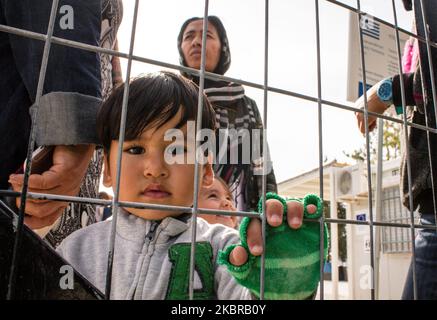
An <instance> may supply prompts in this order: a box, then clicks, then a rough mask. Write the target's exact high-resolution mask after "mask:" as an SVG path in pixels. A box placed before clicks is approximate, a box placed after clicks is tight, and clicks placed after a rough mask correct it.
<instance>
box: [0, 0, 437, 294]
mask: <svg viewBox="0 0 437 320" xmlns="http://www.w3.org/2000/svg"><path fill="white" fill-rule="evenodd" d="M322 1H325V2H329V3H331V4H333V5H336V6H337V7H338V8H339V10H347V11H350V12H353V13H354V14H355V15H356V28H357V29H358V30H359V35H360V37H359V40H360V41H359V42H360V51H361V67H362V70H364V71H365V70H366V59H365V54H364V40H363V37H364V34H363V25H362V23H361V22H362V18H363V17H364V16H365V17H369V16H371V15H369V14H368V13H366V12H363V11H362V10H361V1H360V0H357V1H356V5H355V6H349V5H346V4H344V3H342V2H340V1H334V0H315V1H314V5H315V17H316V19H315V21H314V24H315V30H316V48H317V49H316V50H317V52H316V57H317V59H316V60H315V61H314V64H316V65H317V88H318V90H317V96H309V95H305V94H301V93H299V92H294V91H289V90H285V89H282V88H278V87H272V86H270V85H269V64H268V62H269V56H268V54H269V50H268V49H269V25H270V21H271V19H272V17H271V15H270V13H269V0H265V8H264V22H263V23H264V81H263V83H254V82H251V81H250V79H245V80H240V79H235V78H231V77H225V76H221V75H217V74H213V73H210V72H206V71H205V47H206V46H205V44H206V29H207V28H206V20H204V28H203V39H202V44H203V45H202V63H201V69H200V70H195V69H191V68H186V67H183V66H180V65H175V64H170V63H166V62H163V61H158V60H153V59H149V58H147V57H142V56H136V55H134V54H133V52H134V51H133V45H134V41H135V35H136V22H137V15H138V5H139V0H136V1H135V11H134V18H133V24H132V29H131V40H130V47H129V52H128V53H123V52H117V51H113V50H109V49H104V48H100V47H94V46H90V45H87V44H83V43H79V42H75V41H70V40H65V39H60V38H57V37H54V36H53V30H54V23H55V17H56V13H57V10H58V2H59V1H58V0H53V5H52V11H51V17H50V22H49V26H48V30H47V34H38V33H35V32H30V31H26V30H20V29H17V28H13V27H10V26H6V25H0V32H6V33H9V34H14V35H18V36H22V37H28V38H32V39H37V40H40V41H44V42H45V47H44V55H43V60H42V67H41V70H40V75H39V81H38V89H37V93H36V97H35V101H36V102H35V103H36V105H38V104H39V102H40V99H41V96H42V92H43V84H44V79H45V73H46V68H47V63H48V58H49V56H50V47H51V45H52V44H57V45H64V46H69V47H74V48H80V49H83V50H87V51H91V52H99V53H105V54H111V55H115V56H119V57H122V58H126V59H127V61H128V65H127V74H126V79H129V78H130V74H131V67H132V62H133V61H139V62H143V63H147V64H152V65H155V66H160V67H165V68H170V69H173V70H177V71H183V72H187V73H190V74H193V75H198V76H199V77H200V85H199V94H200V93H201V92H203V89H204V80H205V79H219V80H225V81H231V82H235V83H239V84H242V85H245V86H249V87H253V88H257V89H261V90H263V92H264V99H263V105H264V126H265V128H266V129H267V130H268V128H269V126H270V123H269V121H268V114H269V113H268V110H269V106H268V95H269V94H270V93H277V94H281V95H286V96H290V97H294V98H298V99H302V100H304V101H310V102H313V103H317V105H318V120H317V127H318V150H319V177H320V179H319V181H320V192H319V194H320V197H321V198H322V199H323V198H324V194H323V191H324V186H323V162H324V159H323V154H324V153H323V145H324V143H323V141H324V140H323V134H322V131H323V130H322V129H323V123H322V113H323V108H322V106H323V107H324V108H328V107H333V108H339V109H343V110H347V111H350V112H361V113H363V114H364V116H365V123H366V128H367V123H368V117H369V115H372V116H375V117H378V118H379V121H380V122H381V121H382V120H386V121H392V122H396V123H400V124H402V126H403V129H404V131H405V132H407V131H408V130H407V129H408V128H409V127H415V128H418V129H420V130H425V131H426V132H427V134H428V138H429V136H430V135H433V134H436V133H437V130H436V128H435V127H427V126H421V125H418V124H415V123H412V122H410V121H408V119H407V118H406V115H405V114H404V116H403V118H402V119H401V120H400V119H398V118H395V117H392V116H388V115H379V114H376V113H372V112H369V111H368V109H367V94H366V92H365V91H364V99H365V101H366V103H365V108H364V109H363V110H356V109H354V108H353V107H351V106H348V105H344V104H341V103H337V102H335V101H329V100H326V99H324V97H323V95H322V81H321V77H322V68H321V55H322V54H323V52H321V46H320V42H321V39H320V19H319V3H320V2H322ZM391 2H392V8H393V15H394V22H395V23H394V24H391V23H389V22H387V21H384V20H382V19H379V18H378V17H372V19H374V20H375V21H377V22H378V23H380V24H383V25H386V26H389V27H390V28H392V30H393V33H394V35H395V37H396V44H397V54H398V70H399V73H402V67H401V58H402V52H401V46H400V41H399V33H400V32H402V33H404V34H407V35H409V36H412V37H415V38H417V39H418V41H419V42H420V43H423V44H425V48H426V52H422V56H421V57H422V58H423V57H427V58H426V62H427V63H424V62H425V60H423V59H422V65H423V66H426V67H428V68H429V76H430V83H429V84H430V86H431V87H432V97H433V101H434V112H436V111H437V108H436V106H435V103H436V101H437V99H436V90H435V89H436V87H435V80H434V76H435V71H434V66H433V59H432V56H431V52H432V51H433V50H436V49H435V48H437V44H436V43H435V42H433V41H431V40H430V35H429V29H427V28H423V30H424V33H423V34H419V35H416V34H413V33H412V32H410V31H407V30H404V29H401V28H399V26H398V21H397V9H396V7H397V6H399V4H400V2H399V1H398V2H396V1H394V0H392V1H391ZM426 3H427V5H426V6H425V4H426ZM414 5H415V7H416V19H418V18H420V19H421V21H416V22H417V23H418V24H422V26H423V25H426V21H427V18H428V17H429V16H428V15H427V11H426V10H425V9H427V10H430V8H434V9H435V7H436V3H435V1H429V2H428V1H423V0H420V1H415V3H414ZM417 8H421V12H418V11H417ZM208 9H209V1H208V0H205V2H204V17H207V16H208ZM296 10H299V8H296ZM422 48H424V47H422ZM366 80H367V79H366V72H363V79H362V82H363V85H364V88H366V83H367V81H366ZM404 90H405V88H404V84H403V82H402V81H401V92H402V101H403V103H402V104H403V107H404V110H405V107H406V106H405V92H404ZM128 95H129V83H128V82H127V85H126V86H125V88H124V97H123V112H122V117H121V126H120V135H119V137H120V138H119V141H120V144H119V146H120V148H119V150H118V163H117V186H118V187H117V188H116V190H114V198H113V201H112V202H111V201H107V200H98V199H90V198H79V197H68V196H62V195H53V194H37V193H30V192H28V177H29V174H30V167H31V162H32V159H31V155H32V152H33V150H34V147H35V126H34V124H33V123H34V119H35V114H34V115H33V118H32V129H31V133H30V140H29V147H28V151H27V160H26V170H25V180H24V185H23V192H22V193H16V192H11V191H7V190H2V191H1V194H2V195H7V196H21V203H25V202H26V199H27V198H33V199H49V200H55V201H69V202H77V203H91V204H96V205H97V204H100V205H108V204H111V205H112V212H113V220H112V231H111V237H110V239H109V241H110V251H109V255H108V257H109V258H108V273H107V285H106V292H105V295H106V298H109V296H110V290H111V276H112V263H113V256H114V241H115V228H116V223H117V214H118V211H119V208H120V207H132V208H155V209H165V210H176V211H178V210H186V211H190V212H192V216H193V219H192V223H193V228H192V247H191V262H190V287H189V296H190V298H191V299H192V298H193V291H194V288H193V285H194V256H195V246H194V242H195V239H196V219H197V214H198V213H213V212H212V211H211V210H202V209H199V208H198V202H197V194H198V192H199V185H198V183H195V187H194V205H193V207H192V208H189V207H171V206H159V205H153V204H145V203H128V202H122V201H119V182H120V167H121V154H122V143H123V141H124V131H125V124H126V108H127V97H128ZM201 118H202V99H199V108H198V119H201ZM199 125H200V124H198V128H197V130H199V128H200V127H199ZM380 127H381V126H380ZM406 136H407V135H406ZM266 138H267V137H266V136H264V145H266ZM365 138H366V149H367V161H366V164H367V172H368V175H367V176H368V177H369V178H368V190H372V185H373V184H372V179H371V177H372V175H371V174H370V172H371V164H370V163H371V161H370V154H371V152H370V146H369V130H368V129H366V133H365ZM405 138H406V139H407V137H405ZM406 141H407V140H406ZM406 146H407V150H406V152H407V158H408V157H409V152H410V151H409V149H408V143H406ZM428 152H429V154H431V147H430V145H429V144H428ZM381 162H382V159H381V156H379V159H378V164H380V165H382V164H381ZM407 166H408V178H409V194H410V207H413V206H412V202H411V201H412V200H411V198H412V197H411V195H412V190H411V177H410V175H411V168H410V166H411V164H410V162H409V161H407ZM431 170H435V168H432V165H431ZM378 171H379V176H381V171H380V168H379V170H378ZM198 174H199V167H198V163H197V164H196V170H195V181H198V179H197V177H198ZM432 176H433V175H432V174H431V177H432ZM377 177H378V175H377ZM377 180H378V178H377ZM377 184H380V181H377ZM433 186H434V182H433ZM262 188H263V191H265V190H266V175H264V176H263V186H262ZM378 192H379V194H381V188H379V189H378V186H377V187H376V197H377V201H376V202H378V201H381V199H378ZM263 194H265V192H263ZM374 200H375V199H373V196H372V192H369V196H368V207H369V220H368V221H355V220H348V219H332V218H325V217H324V216H322V217H321V218H320V219H319V221H318V223H320V230H321V237H320V238H321V242H323V224H324V223H328V224H339V223H340V224H347V225H363V226H367V227H368V228H369V231H370V261H369V264H370V266H371V268H372V270H373V269H374V268H375V250H376V249H375V248H374V245H373V243H374V237H375V234H374V233H375V231H374V230H375V227H377V226H378V227H384V228H387V229H386V230H388V229H390V228H400V229H401V230H402V234H403V235H404V236H405V239H408V241H409V242H410V243H408V244H406V243H405V241H403V242H402V246H403V245H407V247H408V248H411V250H412V256H413V260H414V259H415V248H414V234H415V232H416V230H417V229H420V228H424V226H421V225H418V224H415V222H414V213H413V211H410V214H409V220H405V219H402V221H400V222H399V221H397V220H393V221H391V219H390V220H385V221H384V222H381V221H376V220H375V218H374V210H375V208H374V203H375V202H374ZM434 204H435V202H434ZM376 206H378V204H376ZM434 208H435V206H434ZM24 212H25V206H24V205H22V206H21V209H20V211H19V216H18V217H19V218H18V225H17V233H16V238H15V245H14V252H13V261H12V265H11V273H10V277H9V288H8V289H9V290H8V298H9V299H13V298H14V286H15V277H16V264H17V261H18V260H19V259H20V256H21V255H23V254H24V253H23V252H21V251H20V243H21V239H22V236H23V232H24V231H23V221H24ZM262 212H263V213H261V214H255V213H250V212H231V211H230V212H228V213H227V214H229V215H238V216H249V217H259V218H260V219H261V220H262V230H263V235H264V239H263V243H264V244H265V241H266V240H265V228H266V218H265V215H264V212H265V198H264V201H263V210H262ZM434 212H436V210H435V209H434ZM220 214H224V213H223V212H220ZM429 228H431V229H436V228H435V226H431V227H429ZM407 230H409V236H408V237H407V236H406V231H407ZM390 246H391V245H390ZM323 247H324V244H323V243H320V261H321V263H320V275H321V279H323V278H324V268H323V267H324V265H323V262H322V261H323ZM402 248H404V247H402ZM402 250H403V249H402ZM261 261H262V262H261V265H262V268H261V270H262V271H261V277H260V279H261V283H260V289H261V290H260V292H261V299H263V298H264V255H263V256H262V259H261ZM413 270H414V264H413ZM372 283H375V273H373V276H372ZM414 286H415V287H416V276H414ZM370 291H371V298H372V299H375V298H376V296H375V287H374V286H372V288H371V289H370ZM319 292H320V299H324V282H323V281H321V282H320V288H319ZM415 294H416V288H415Z"/></svg>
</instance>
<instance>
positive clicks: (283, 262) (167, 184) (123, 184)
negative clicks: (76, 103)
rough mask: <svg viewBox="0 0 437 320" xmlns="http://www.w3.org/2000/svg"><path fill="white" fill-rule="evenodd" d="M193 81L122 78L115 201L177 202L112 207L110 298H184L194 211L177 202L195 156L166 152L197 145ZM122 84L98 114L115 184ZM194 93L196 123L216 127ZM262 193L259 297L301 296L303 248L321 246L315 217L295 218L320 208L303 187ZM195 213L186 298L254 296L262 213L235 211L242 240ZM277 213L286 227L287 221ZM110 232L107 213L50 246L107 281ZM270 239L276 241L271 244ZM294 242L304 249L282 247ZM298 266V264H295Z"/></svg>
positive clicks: (187, 193) (206, 171) (186, 188)
mask: <svg viewBox="0 0 437 320" xmlns="http://www.w3.org/2000/svg"><path fill="white" fill-rule="evenodd" d="M198 90H199V89H198V87H197V86H196V85H194V84H193V83H192V82H191V81H189V80H187V79H185V78H183V77H182V76H179V75H175V74H173V73H170V72H161V73H158V74H151V75H146V76H144V77H141V78H138V79H135V80H133V81H132V82H131V84H130V91H129V98H128V108H127V121H126V130H125V131H126V132H125V141H124V143H123V146H122V150H123V152H122V161H121V172H120V185H119V186H120V188H119V200H120V201H123V202H136V203H147V204H152V205H172V206H175V207H176V208H173V210H169V209H163V210H162V208H161V210H158V208H149V209H140V208H133V207H124V208H120V210H119V214H118V219H117V225H116V227H117V228H116V238H115V249H114V260H113V273H112V282H111V285H112V287H111V294H110V297H111V299H188V297H189V270H190V263H189V262H190V252H191V237H192V229H191V228H192V227H193V220H192V219H191V211H192V210H189V211H188V212H184V211H183V210H181V209H178V207H179V208H180V207H190V206H192V205H193V203H194V201H193V198H194V179H195V178H194V177H195V164H193V163H188V161H178V162H177V163H169V161H168V159H169V155H171V156H175V157H176V158H178V159H179V160H181V159H183V160H185V159H188V158H189V157H190V156H191V155H192V154H191V153H195V152H194V150H192V148H189V145H190V143H192V142H193V141H190V140H191V139H192V135H190V134H189V132H187V131H189V130H188V127H189V126H190V121H195V120H196V116H197V108H198V99H199V96H198ZM123 92H124V88H123V86H120V87H118V88H116V89H115V90H114V91H113V93H112V94H111V96H110V97H109V98H108V99H107V100H106V102H105V103H104V104H103V105H102V107H101V109H100V111H99V114H98V117H97V119H98V120H97V123H98V132H99V136H100V138H101V141H102V143H103V147H104V151H105V169H104V184H105V185H106V186H108V187H109V186H112V188H113V189H115V186H116V175H117V171H116V170H117V169H116V168H117V166H116V164H117V153H118V147H119V141H118V139H119V129H120V119H121V113H122V100H123ZM201 99H203V110H202V111H203V112H202V119H201V120H200V121H201V127H202V129H209V130H210V131H212V130H213V129H214V128H215V125H214V123H215V121H214V120H215V115H214V111H213V109H212V108H211V106H210V104H209V102H208V101H207V99H206V97H205V96H204V95H202V96H201ZM169 132H170V133H175V132H179V134H180V135H179V136H180V137H182V139H176V141H173V139H168V136H169ZM198 178H199V180H198V183H199V186H200V188H201V187H207V186H210V185H211V184H212V182H213V171H212V166H211V164H210V163H209V162H208V161H206V162H205V163H202V164H199V171H198ZM267 199H268V200H267V201H266V219H267V223H268V224H269V227H268V229H267V232H268V234H267V235H268V240H267V241H268V242H266V243H267V247H266V268H267V269H266V270H267V273H266V287H265V288H266V296H265V297H266V298H306V297H308V296H310V295H311V294H313V293H314V291H315V290H316V289H317V284H318V279H313V278H312V276H313V274H312V272H311V271H309V270H308V269H307V265H306V264H305V263H306V262H307V261H308V259H307V258H306V256H307V255H308V253H309V252H311V253H313V252H312V250H318V248H319V238H317V237H318V236H319V235H320V231H319V229H318V226H319V223H318V222H317V223H311V224H310V225H306V227H305V228H304V227H302V228H300V227H301V225H302V217H303V216H304V215H305V217H309V218H318V217H319V215H320V210H321V208H322V205H321V201H320V199H319V198H318V197H315V196H311V197H307V198H306V200H304V202H298V201H294V202H288V203H286V202H285V200H284V199H282V198H281V197H279V196H277V195H269V194H268V195H267ZM196 221H197V222H196V225H195V227H196V235H197V238H196V241H195V246H196V256H195V275H194V283H193V284H194V298H196V299H249V298H252V297H253V295H255V296H259V272H260V270H259V265H260V264H259V256H260V255H261V254H262V252H263V244H262V237H261V221H260V220H259V219H249V218H247V220H243V222H242V225H243V227H242V229H241V230H240V233H241V240H240V237H239V234H238V232H237V231H236V230H234V229H231V228H228V227H226V226H223V225H220V224H215V225H210V224H208V223H207V222H205V221H204V220H203V219H196ZM285 221H287V222H288V225H289V227H288V226H285V225H286V223H285ZM283 222H284V223H283ZM270 229H271V230H270ZM309 230H310V231H309ZM308 232H310V234H311V236H312V238H311V239H309V238H308V237H307V238H308V239H307V240H309V241H302V240H299V237H301V236H302V235H308ZM110 234H111V222H110V221H103V222H100V223H96V224H94V225H91V226H89V227H87V228H84V229H81V230H79V231H77V232H75V233H73V234H72V235H71V236H69V237H68V238H66V239H65V241H63V243H62V244H61V245H60V246H59V247H58V252H59V253H60V254H61V255H62V256H63V257H64V258H65V259H67V261H69V262H70V263H71V264H72V266H73V267H74V268H75V269H76V270H77V271H79V272H80V273H81V274H82V275H84V276H85V277H86V278H87V279H88V280H90V281H91V283H93V284H94V285H95V286H96V287H97V288H98V289H100V290H103V288H105V284H106V274H107V271H108V270H107V267H108V252H109V238H110ZM325 240H326V239H325ZM269 242H271V243H272V244H273V245H274V246H275V247H274V248H273V247H269V245H268V243H269ZM297 243H301V246H304V247H305V248H304V249H305V250H304V251H302V250H297V251H296V250H293V249H292V248H290V245H295V244H297ZM325 244H326V241H325ZM315 253H317V252H315ZM290 255H292V258H291V256H290ZM301 258H303V259H301ZM311 258H315V259H314V261H312V262H311V266H313V265H314V266H315V270H316V271H318V266H319V262H320V260H317V259H318V257H317V255H312V256H311ZM296 259H297V260H299V263H300V264H299V265H297V268H296V266H295V265H294V264H293V261H294V260H296ZM302 266H303V270H301V271H302V272H303V273H301V272H299V270H300V269H302ZM272 268H273V269H272ZM317 274H318V273H317ZM296 275H297V277H296ZM310 276H311V277H310ZM314 280H315V282H314ZM302 284H304V285H305V286H304V287H302Z"/></svg>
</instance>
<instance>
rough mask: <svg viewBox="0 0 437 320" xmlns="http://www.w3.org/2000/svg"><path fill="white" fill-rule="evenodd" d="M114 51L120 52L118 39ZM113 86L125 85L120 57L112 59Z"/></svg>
mask: <svg viewBox="0 0 437 320" xmlns="http://www.w3.org/2000/svg"><path fill="white" fill-rule="evenodd" d="M114 50H116V51H118V39H117V40H115V45H114ZM111 63H112V85H113V86H114V88H115V87H118V86H119V85H120V84H122V83H123V73H122V71H121V64H120V58H119V57H118V56H113V57H112V61H111Z"/></svg>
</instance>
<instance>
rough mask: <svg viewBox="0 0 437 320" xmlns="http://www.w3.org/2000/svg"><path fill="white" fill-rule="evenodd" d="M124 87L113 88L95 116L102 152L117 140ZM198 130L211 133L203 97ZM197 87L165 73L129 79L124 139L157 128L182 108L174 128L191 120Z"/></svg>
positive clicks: (208, 109)
mask: <svg viewBox="0 0 437 320" xmlns="http://www.w3.org/2000/svg"><path fill="white" fill-rule="evenodd" d="M124 87H125V84H122V85H120V86H118V87H116V88H114V89H113V91H112V92H111V94H110V96H109V97H108V98H107V99H106V101H105V102H104V103H103V104H102V105H101V107H100V110H99V112H98V114H97V134H98V136H99V138H100V141H101V143H102V144H103V148H104V150H105V152H108V151H109V147H110V146H111V141H112V140H118V138H119V132H120V120H121V112H122V103H123V93H124ZM201 98H202V99H203V111H202V129H203V128H208V129H211V130H215V112H214V110H213V108H212V107H211V104H210V103H209V101H208V99H207V98H206V96H205V95H204V94H202V95H201ZM198 101H199V88H198V86H197V85H196V84H195V83H193V82H192V81H191V80H188V79H186V78H184V77H182V76H180V75H177V74H175V73H172V72H168V71H161V72H158V73H151V74H146V75H143V76H140V77H138V78H135V79H132V80H131V82H130V84H129V99H128V106H127V117H126V130H125V139H126V140H133V139H135V138H137V137H138V136H140V135H141V133H142V132H143V131H144V130H145V129H146V128H147V127H149V126H156V127H158V128H159V127H161V126H162V125H164V124H165V123H166V122H168V121H169V120H171V119H172V118H173V117H174V116H175V115H176V114H177V113H178V111H179V109H181V108H182V117H181V120H180V121H179V123H178V124H177V126H176V128H180V127H182V126H184V125H185V124H186V123H187V121H188V120H195V119H196V117H197V107H198Z"/></svg>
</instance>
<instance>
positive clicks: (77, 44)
mask: <svg viewBox="0 0 437 320" xmlns="http://www.w3.org/2000/svg"><path fill="white" fill-rule="evenodd" d="M325 1H328V0H325ZM18 30H20V29H16V28H12V27H8V26H4V25H0V31H4V32H7V33H11V34H17V35H25V34H26V35H27V34H30V35H31V36H29V38H33V39H38V40H44V39H45V36H42V35H41V36H40V34H39V33H34V32H30V31H21V32H18ZM400 30H401V29H400ZM52 43H56V44H62V45H65V46H68V47H72V48H78V49H83V50H87V51H90V52H97V53H105V54H110V55H114V56H118V57H122V58H128V57H129V54H126V53H122V52H119V51H114V50H111V49H104V48H100V47H95V46H92V45H88V44H84V43H81V42H77V41H72V40H66V39H61V38H56V37H52ZM132 60H133V61H136V62H142V63H147V64H151V65H155V66H160V67H164V68H169V69H174V70H178V71H183V72H186V73H189V74H191V75H199V70H197V69H193V68H188V67H184V66H180V65H175V64H172V63H167V62H162V61H159V60H154V59H149V58H145V57H140V56H136V55H132ZM205 78H206V79H211V80H223V81H227V82H235V83H238V84H241V85H245V86H248V87H251V88H255V89H261V90H263V89H264V85H262V84H258V83H255V82H250V81H246V80H243V79H237V78H232V77H227V76H224V75H219V74H215V73H211V72H205ZM267 90H268V91H269V92H272V93H278V94H282V95H286V96H290V97H294V98H297V99H302V100H306V101H311V102H315V103H318V98H316V97H312V96H309V95H304V94H300V93H298V92H295V91H291V90H286V89H281V88H277V87H270V86H268V87H267ZM321 103H322V105H328V106H331V107H335V108H339V109H342V110H348V111H352V112H359V113H364V111H363V110H359V109H355V108H354V107H351V106H348V105H345V104H341V103H338V102H333V101H330V100H324V99H322V100H321ZM368 114H369V115H371V116H374V117H376V118H381V119H384V120H389V121H392V122H396V123H400V124H402V123H403V122H402V120H400V119H397V118H394V117H391V116H387V115H383V114H378V113H374V112H370V111H369V112H368ZM407 125H408V126H410V127H414V128H417V129H420V130H424V131H429V132H432V133H436V134H437V129H434V128H429V127H426V126H422V125H419V124H416V123H412V122H409V121H407Z"/></svg>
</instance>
